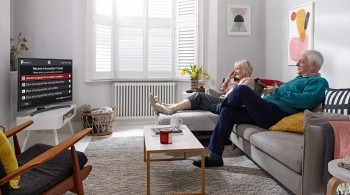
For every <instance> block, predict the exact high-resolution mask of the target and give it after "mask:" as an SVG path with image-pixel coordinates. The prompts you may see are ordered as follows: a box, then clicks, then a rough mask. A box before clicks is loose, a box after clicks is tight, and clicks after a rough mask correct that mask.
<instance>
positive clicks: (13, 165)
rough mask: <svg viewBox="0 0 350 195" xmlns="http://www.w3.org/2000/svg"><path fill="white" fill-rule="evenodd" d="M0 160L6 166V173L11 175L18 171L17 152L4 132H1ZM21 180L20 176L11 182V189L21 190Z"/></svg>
mask: <svg viewBox="0 0 350 195" xmlns="http://www.w3.org/2000/svg"><path fill="white" fill-rule="evenodd" d="M0 160H1V162H2V164H3V165H4V168H5V171H6V173H10V172H12V171H14V170H16V169H18V163H17V158H16V155H15V152H14V151H13V149H12V146H11V144H10V142H9V140H8V139H7V137H6V136H5V134H4V133H3V132H2V131H0ZM19 179H20V176H17V177H15V178H13V179H12V180H10V186H11V188H13V189H18V188H19V184H18V183H19Z"/></svg>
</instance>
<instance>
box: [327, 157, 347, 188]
mask: <svg viewBox="0 0 350 195" xmlns="http://www.w3.org/2000/svg"><path fill="white" fill-rule="evenodd" d="M343 160H344V159H335V160H332V161H331V162H329V163H328V172H329V173H330V174H332V175H333V177H332V178H331V179H330V180H329V181H328V184H327V195H333V194H336V190H337V187H338V186H339V184H341V183H348V182H350V170H349V169H345V168H342V167H338V163H339V162H341V161H343Z"/></svg>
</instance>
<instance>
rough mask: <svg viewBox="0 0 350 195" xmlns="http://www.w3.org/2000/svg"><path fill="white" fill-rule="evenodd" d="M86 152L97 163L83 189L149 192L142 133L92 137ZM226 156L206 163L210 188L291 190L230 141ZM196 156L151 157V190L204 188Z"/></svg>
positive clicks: (226, 190) (261, 191)
mask: <svg viewBox="0 0 350 195" xmlns="http://www.w3.org/2000/svg"><path fill="white" fill-rule="evenodd" d="M237 151H238V152H237ZM85 154H86V155H87V157H88V159H89V161H88V164H91V165H92V166H93V169H92V172H91V174H90V175H89V177H88V178H87V179H86V180H85V181H84V183H83V185H84V191H85V194H91V195H92V194H93V195H95V194H146V163H145V162H144V155H143V137H94V138H93V139H92V140H91V142H90V144H89V146H88V147H87V149H86V152H85ZM165 155H166V156H172V155H174V154H165ZM223 157H224V166H222V167H213V168H207V169H206V172H205V174H206V194H220V195H221V194H230V195H231V194H291V193H290V192H289V191H288V190H287V189H285V188H284V187H283V186H281V185H279V184H278V183H277V182H276V181H275V180H274V179H272V178H271V176H269V175H268V174H267V173H266V172H264V171H263V170H261V169H259V167H258V166H256V165H255V164H254V163H253V162H252V161H251V160H249V159H248V158H247V157H246V156H244V155H243V154H242V153H241V152H240V151H239V150H237V149H236V150H233V149H232V146H230V145H228V146H226V148H225V153H224V155H223ZM197 158H199V156H197V154H189V159H188V160H181V161H165V162H164V161H162V162H151V194H174V193H182V192H184V193H191V192H198V191H200V186H201V181H200V176H201V175H200V168H198V167H195V166H193V165H192V162H193V160H194V159H197Z"/></svg>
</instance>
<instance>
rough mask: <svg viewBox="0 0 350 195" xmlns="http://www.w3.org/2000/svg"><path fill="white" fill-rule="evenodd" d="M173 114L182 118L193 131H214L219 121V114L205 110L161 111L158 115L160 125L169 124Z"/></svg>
mask: <svg viewBox="0 0 350 195" xmlns="http://www.w3.org/2000/svg"><path fill="white" fill-rule="evenodd" d="M171 116H177V117H180V118H182V120H183V123H182V124H184V125H186V126H187V127H188V128H189V129H190V130H191V131H212V130H213V129H214V127H215V125H216V122H217V121H218V118H219V115H217V114H214V113H211V112H209V111H203V110H182V111H178V112H176V113H175V114H173V115H165V114H162V113H160V114H159V116H158V117H157V122H158V124H159V125H169V124H170V118H171Z"/></svg>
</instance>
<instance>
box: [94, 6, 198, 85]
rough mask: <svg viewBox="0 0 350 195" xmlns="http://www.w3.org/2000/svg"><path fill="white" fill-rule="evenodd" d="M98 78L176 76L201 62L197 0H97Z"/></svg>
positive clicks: (96, 56) (95, 77)
mask: <svg viewBox="0 0 350 195" xmlns="http://www.w3.org/2000/svg"><path fill="white" fill-rule="evenodd" d="M92 2H94V3H93V6H91V7H92V9H93V11H92V13H93V16H92V19H91V20H92V24H93V25H92V26H93V28H92V32H93V33H92V34H91V36H92V37H91V40H92V45H91V46H92V48H91V51H92V52H91V53H92V57H91V59H92V64H93V66H92V78H91V79H101V78H103V79H115V78H143V79H148V78H149V79H152V78H168V79H169V78H174V77H176V76H177V74H178V72H179V71H178V70H179V68H181V67H186V66H189V65H190V64H193V63H196V61H197V53H198V51H197V42H198V38H197V31H198V30H197V19H198V16H197V15H198V14H197V12H198V8H197V0H93V1H92Z"/></svg>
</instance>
